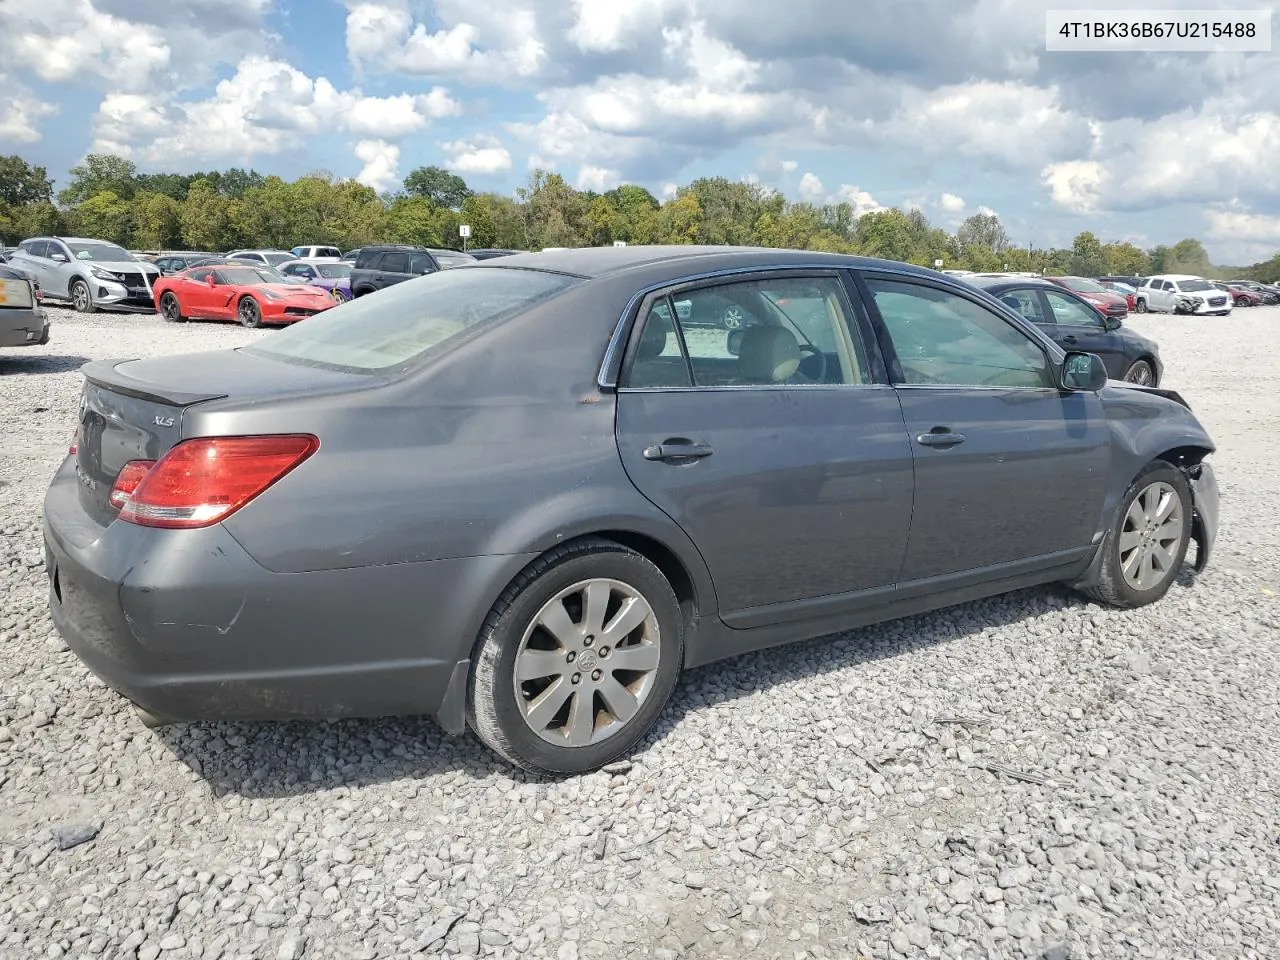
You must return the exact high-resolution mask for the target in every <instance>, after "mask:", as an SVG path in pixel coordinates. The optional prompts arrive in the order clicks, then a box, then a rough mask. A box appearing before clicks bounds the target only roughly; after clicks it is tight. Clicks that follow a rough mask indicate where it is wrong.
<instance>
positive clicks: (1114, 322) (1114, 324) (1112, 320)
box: [1102, 317, 1120, 330]
mask: <svg viewBox="0 0 1280 960" xmlns="http://www.w3.org/2000/svg"><path fill="white" fill-rule="evenodd" d="M1102 325H1103V326H1104V327H1106V328H1107V329H1108V330H1119V329H1120V318H1119V317H1103V318H1102Z"/></svg>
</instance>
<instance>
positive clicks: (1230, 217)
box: [1204, 210, 1280, 247]
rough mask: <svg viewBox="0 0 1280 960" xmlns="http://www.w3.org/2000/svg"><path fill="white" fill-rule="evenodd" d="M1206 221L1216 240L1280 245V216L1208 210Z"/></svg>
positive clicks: (1242, 211)
mask: <svg viewBox="0 0 1280 960" xmlns="http://www.w3.org/2000/svg"><path fill="white" fill-rule="evenodd" d="M1204 217H1205V221H1206V222H1207V223H1208V225H1209V236H1210V237H1211V238H1212V239H1214V240H1231V241H1237V242H1248V243H1259V244H1265V245H1268V246H1271V247H1280V216H1275V215H1271V214H1264V213H1249V212H1247V211H1244V210H1207V211H1205V215H1204Z"/></svg>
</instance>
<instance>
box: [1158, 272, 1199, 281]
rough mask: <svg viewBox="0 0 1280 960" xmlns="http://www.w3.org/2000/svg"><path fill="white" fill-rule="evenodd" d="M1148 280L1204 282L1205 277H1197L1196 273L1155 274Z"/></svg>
mask: <svg viewBox="0 0 1280 960" xmlns="http://www.w3.org/2000/svg"><path fill="white" fill-rule="evenodd" d="M1147 279H1148V280H1203V279H1204V277H1197V276H1196V275H1195V274H1194V273H1153V274H1152V275H1151V276H1149V277H1147Z"/></svg>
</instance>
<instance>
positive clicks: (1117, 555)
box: [1084, 460, 1192, 609]
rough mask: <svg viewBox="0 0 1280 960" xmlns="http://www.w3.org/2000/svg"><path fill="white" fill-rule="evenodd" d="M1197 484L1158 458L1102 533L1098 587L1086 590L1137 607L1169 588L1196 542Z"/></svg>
mask: <svg viewBox="0 0 1280 960" xmlns="http://www.w3.org/2000/svg"><path fill="white" fill-rule="evenodd" d="M1191 522H1192V500H1191V486H1190V484H1189V483H1188V482H1187V478H1186V476H1185V475H1184V474H1183V473H1182V471H1181V470H1179V469H1178V468H1177V467H1174V466H1173V465H1172V464H1170V463H1168V462H1167V461H1164V460H1153V461H1152V462H1151V463H1149V464H1148V465H1147V466H1146V468H1145V469H1144V470H1143V471H1142V472H1141V473H1140V474H1138V477H1137V478H1136V479H1135V480H1134V481H1133V483H1131V484H1130V485H1129V489H1128V490H1127V491H1126V492H1125V495H1124V497H1123V499H1121V501H1120V506H1119V509H1118V510H1117V511H1116V518H1115V519H1114V520H1113V521H1112V524H1111V528H1110V529H1109V530H1108V531H1107V533H1106V535H1105V536H1104V537H1103V538H1102V544H1101V545H1100V546H1099V549H1100V550H1101V551H1102V567H1101V570H1100V573H1099V579H1098V584H1097V586H1094V587H1090V588H1088V589H1087V590H1085V591H1084V592H1085V593H1086V594H1087V595H1088V596H1089V597H1091V598H1092V599H1094V600H1097V601H1098V602H1100V603H1107V604H1110V605H1111V606H1113V607H1120V608H1121V609H1133V608H1134V607H1142V606H1146V605H1147V604H1149V603H1154V602H1155V601H1157V600H1159V599H1160V598H1161V597H1163V596H1164V595H1165V594H1166V593H1168V592H1169V587H1170V586H1172V585H1173V581H1174V579H1175V578H1176V577H1177V576H1178V571H1179V570H1180V569H1182V563H1183V561H1184V560H1185V559H1186V556H1187V548H1188V546H1190V543H1191Z"/></svg>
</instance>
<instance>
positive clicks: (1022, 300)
mask: <svg viewBox="0 0 1280 960" xmlns="http://www.w3.org/2000/svg"><path fill="white" fill-rule="evenodd" d="M965 279H966V280H967V281H968V282H969V283H971V284H972V285H973V286H975V287H978V288H979V289H980V290H985V291H986V292H987V293H989V294H991V295H992V296H993V297H995V298H996V299H998V300H1000V301H1002V302H1003V303H1005V304H1006V305H1007V306H1009V307H1012V308H1013V309H1014V310H1016V311H1018V313H1020V314H1022V316H1024V317H1026V318H1027V319H1028V320H1030V321H1031V322H1032V323H1034V324H1035V325H1036V326H1038V327H1039V328H1040V329H1041V330H1043V331H1044V332H1045V333H1047V334H1048V335H1049V336H1050V337H1052V338H1053V340H1054V342H1056V343H1057V344H1059V345H1060V346H1061V347H1062V349H1063V350H1084V351H1086V352H1088V353H1096V354H1097V355H1098V356H1100V357H1101V358H1102V362H1103V363H1104V364H1106V367H1107V375H1108V376H1109V377H1111V379H1113V380H1127V381H1129V382H1130V383H1138V384H1142V385H1144V386H1150V387H1154V386H1156V385H1157V384H1159V382H1160V376H1161V374H1162V372H1163V371H1164V365H1163V364H1162V363H1161V362H1160V348H1159V346H1157V344H1156V343H1155V341H1154V340H1148V339H1147V338H1146V337H1144V336H1141V335H1140V334H1138V333H1135V332H1134V331H1132V330H1130V329H1129V328H1128V327H1126V326H1124V323H1123V322H1122V321H1121V320H1120V319H1119V318H1118V317H1108V316H1106V315H1104V314H1103V313H1102V312H1101V311H1099V310H1098V308H1097V307H1095V306H1093V305H1092V304H1090V303H1089V302H1088V301H1087V300H1085V299H1084V298H1083V297H1080V296H1078V295H1076V294H1075V293H1073V292H1072V291H1070V290H1068V289H1066V288H1065V287H1062V286H1060V285H1058V284H1056V283H1051V282H1049V281H1048V280H1034V279H1031V278H1030V277H999V278H997V277H990V278H988V277H967V278H965Z"/></svg>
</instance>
